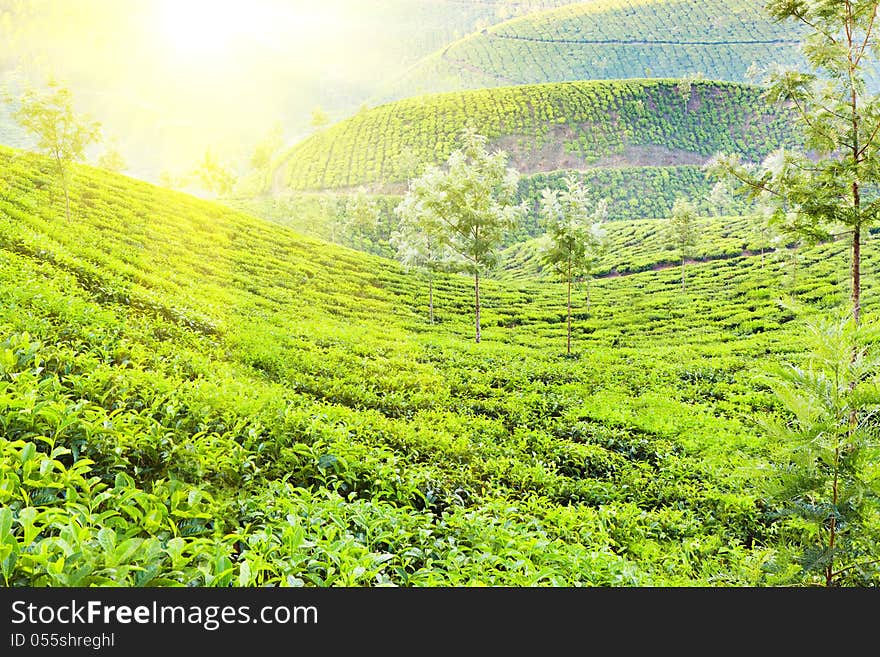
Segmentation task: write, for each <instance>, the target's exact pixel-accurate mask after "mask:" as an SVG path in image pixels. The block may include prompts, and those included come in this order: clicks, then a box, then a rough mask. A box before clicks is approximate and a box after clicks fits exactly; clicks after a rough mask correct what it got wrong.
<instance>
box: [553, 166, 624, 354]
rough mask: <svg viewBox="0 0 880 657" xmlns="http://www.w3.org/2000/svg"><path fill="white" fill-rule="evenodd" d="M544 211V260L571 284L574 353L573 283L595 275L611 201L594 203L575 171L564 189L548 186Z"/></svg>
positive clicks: (568, 305)
mask: <svg viewBox="0 0 880 657" xmlns="http://www.w3.org/2000/svg"><path fill="white" fill-rule="evenodd" d="M540 213H541V220H542V223H543V224H544V227H545V230H546V233H545V239H544V244H543V246H542V250H541V260H542V261H543V262H544V264H546V265H547V266H548V267H549V268H551V269H552V270H553V271H554V272H555V273H556V274H557V275H559V276H561V277H562V279H563V280H564V282H565V283H566V285H567V287H568V303H567V312H568V315H567V321H566V325H567V342H566V349H567V352H566V353H568V355H571V287H572V284H573V283H574V281H575V280H576V279H578V278H581V277H583V276H591V275H592V271H591V269H592V266H593V265H594V261H595V259H596V257H597V256H598V254H599V253H600V252H601V250H602V235H603V229H602V222H603V221H604V220H605V218H606V216H607V214H608V201H607V200H605V199H603V200H601V201H599V202H598V203H594V202H593V201H592V200H591V199H590V195H589V192H588V190H587V189H586V188H585V187H584V185H583V183H581V181H580V180H579V179H578V177H577V176H576V175H574V174H571V175H569V176H568V177H567V178H566V180H565V188H564V189H562V190H555V189H549V188H547V189H544V191H543V194H542V197H541V210H540Z"/></svg>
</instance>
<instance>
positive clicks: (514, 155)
mask: <svg viewBox="0 0 880 657" xmlns="http://www.w3.org/2000/svg"><path fill="white" fill-rule="evenodd" d="M469 122H472V123H473V124H474V125H478V126H480V129H481V130H482V131H483V132H484V133H485V134H486V135H487V136H488V137H489V138H490V139H491V141H492V144H493V145H494V146H496V147H500V148H503V149H504V150H506V151H507V152H508V153H510V155H511V164H512V165H513V166H515V167H517V169H518V170H519V171H520V172H521V173H523V174H532V173H538V172H546V171H554V170H558V169H565V168H574V169H583V168H587V167H615V168H618V167H627V166H629V167H632V166H646V165H652V166H657V165H665V166H670V165H698V164H701V163H703V162H705V161H706V160H707V159H708V158H709V157H710V156H711V155H712V154H714V153H715V152H717V151H719V150H726V151H735V152H739V153H741V154H743V156H744V157H745V158H747V159H750V160H756V159H759V158H761V157H763V156H764V155H766V154H767V153H768V152H770V151H771V150H772V149H774V148H777V147H778V146H779V145H780V144H786V143H790V142H791V136H790V125H789V123H788V120H787V116H786V114H785V113H780V112H778V111H776V110H771V109H770V108H768V107H766V105H765V104H764V103H763V101H762V100H761V99H760V90H759V89H758V88H756V87H751V86H744V85H736V84H730V83H715V82H700V83H695V84H694V85H693V86H692V88H690V90H689V91H686V92H683V91H681V90H680V89H679V86H678V85H677V83H676V82H675V81H671V80H628V81H613V82H577V83H562V84H546V85H527V86H519V87H503V88H499V89H491V90H479V91H468V92H460V93H450V94H438V95H432V96H422V97H417V98H411V99H406V100H403V101H399V102H396V103H391V104H388V105H383V106H381V107H378V108H375V109H373V110H369V111H365V112H362V113H360V114H358V115H357V116H355V117H353V118H351V119H349V120H347V121H343V122H341V123H339V124H336V125H334V126H332V127H330V128H328V129H327V130H325V131H323V132H322V133H320V134H317V135H315V136H313V137H311V138H309V139H307V140H306V141H304V142H301V143H300V144H298V145H297V146H295V147H294V148H293V149H292V150H291V152H290V153H289V156H288V158H287V161H286V163H285V165H283V168H282V174H281V176H282V179H283V180H284V181H285V182H286V183H287V184H288V186H289V187H290V188H292V189H297V190H304V189H320V188H334V187H350V186H357V185H365V184H379V185H388V184H389V183H399V182H401V181H404V180H406V179H407V178H408V177H409V176H410V175H411V174H412V172H413V171H416V170H417V169H418V167H419V166H420V165H423V164H425V163H439V162H441V161H443V160H445V158H446V157H447V156H448V155H449V153H451V152H452V150H454V148H456V147H457V146H458V144H457V140H458V137H459V135H460V132H461V130H462V128H463V127H464V126H465V125H466V124H467V123H469Z"/></svg>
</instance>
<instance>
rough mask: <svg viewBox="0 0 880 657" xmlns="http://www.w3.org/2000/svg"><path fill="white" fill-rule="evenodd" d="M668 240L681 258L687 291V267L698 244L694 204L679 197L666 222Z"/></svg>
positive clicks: (682, 286)
mask: <svg viewBox="0 0 880 657" xmlns="http://www.w3.org/2000/svg"><path fill="white" fill-rule="evenodd" d="M665 233H666V239H667V240H669V242H670V243H671V244H672V245H673V246H674V247H675V249H676V250H677V251H678V255H679V257H680V258H681V290H682V292H684V290H685V265H686V263H687V258H688V256H689V255H691V249H692V248H693V247H694V246H696V244H697V237H698V231H697V210H696V208H695V207H694V204H693V203H691V202H690V201H688V200H687V199H685V198H684V197H679V198H677V199H675V203H673V205H672V216H670V217H669V219H667V220H666V226H665Z"/></svg>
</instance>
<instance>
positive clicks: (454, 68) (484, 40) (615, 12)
mask: <svg viewBox="0 0 880 657" xmlns="http://www.w3.org/2000/svg"><path fill="white" fill-rule="evenodd" d="M802 36H803V31H802V30H801V29H800V28H799V27H797V26H796V25H793V24H791V25H789V24H777V23H774V22H772V21H771V19H769V18H768V16H767V15H766V12H765V11H764V8H763V2H761V0H702V1H701V2H692V1H691V0H592V2H581V3H578V4H574V5H569V6H565V7H560V8H557V9H551V10H547V11H544V12H538V13H534V14H530V15H527V16H523V17H519V18H516V19H513V20H509V21H506V22H504V23H500V24H497V25H495V26H492V27H489V28H487V29H483V30H480V31H479V32H476V33H474V34H472V35H470V36H467V37H465V38H463V39H461V40H459V41H456V42H454V43H452V44H451V45H449V46H446V47H444V48H443V49H442V50H439V51H438V52H436V53H434V54H432V55H430V56H429V57H427V58H425V59H424V60H423V61H421V62H420V63H418V64H417V65H415V66H414V67H412V68H411V69H410V70H409V71H408V72H407V73H406V74H405V75H404V76H402V77H401V78H399V79H397V80H395V81H394V82H393V83H392V84H389V85H388V86H387V87H386V89H385V90H384V91H383V93H382V94H380V95H379V96H378V97H377V99H376V101H377V102H383V101H388V100H394V99H398V98H402V97H406V96H410V95H415V94H420V93H427V92H435V91H458V90H462V89H476V88H484V87H496V86H507V85H513V84H533V83H540V82H563V81H570V80H604V79H620V78H642V77H658V78H683V77H686V76H690V75H696V74H702V75H703V76H705V77H706V78H709V79H717V80H727V81H733V82H747V81H750V80H749V69H750V68H751V67H753V66H754V67H756V68H757V69H759V70H760V69H761V68H762V67H766V66H768V65H770V64H772V63H778V64H783V65H784V64H796V63H798V62H799V61H800V59H799V58H800V44H801V38H802Z"/></svg>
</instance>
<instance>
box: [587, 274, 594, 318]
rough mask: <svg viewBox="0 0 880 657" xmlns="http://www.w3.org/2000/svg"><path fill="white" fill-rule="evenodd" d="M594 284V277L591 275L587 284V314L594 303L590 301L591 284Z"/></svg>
mask: <svg viewBox="0 0 880 657" xmlns="http://www.w3.org/2000/svg"><path fill="white" fill-rule="evenodd" d="M592 282H593V276H592V274H591V275H589V276H587V277H586V283H587V312H590V307H591V305H592V303H591V301H590V283H592Z"/></svg>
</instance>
